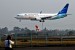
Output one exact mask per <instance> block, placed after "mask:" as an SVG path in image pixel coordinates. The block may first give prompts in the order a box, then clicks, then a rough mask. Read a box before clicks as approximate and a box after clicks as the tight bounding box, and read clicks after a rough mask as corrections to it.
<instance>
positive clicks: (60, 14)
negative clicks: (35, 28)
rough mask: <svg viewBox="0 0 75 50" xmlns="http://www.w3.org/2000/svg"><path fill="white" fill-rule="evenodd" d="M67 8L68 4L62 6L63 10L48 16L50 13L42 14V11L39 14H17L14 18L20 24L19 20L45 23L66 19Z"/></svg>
mask: <svg viewBox="0 0 75 50" xmlns="http://www.w3.org/2000/svg"><path fill="white" fill-rule="evenodd" d="M68 7H69V3H67V4H66V5H65V6H64V8H63V9H62V10H61V11H59V12H58V13H54V14H50V13H42V11H41V12H40V13H21V14H17V16H16V17H15V18H16V19H19V21H20V22H21V20H32V21H40V22H45V20H55V19H60V18H64V17H66V16H67V15H70V14H67V11H68Z"/></svg>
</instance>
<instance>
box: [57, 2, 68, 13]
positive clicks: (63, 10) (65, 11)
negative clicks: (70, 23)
mask: <svg viewBox="0 0 75 50" xmlns="http://www.w3.org/2000/svg"><path fill="white" fill-rule="evenodd" d="M68 7H69V3H67V4H66V5H65V6H64V8H63V9H62V10H61V11H59V13H58V14H66V13H67V10H68Z"/></svg>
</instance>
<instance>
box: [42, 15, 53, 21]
mask: <svg viewBox="0 0 75 50" xmlns="http://www.w3.org/2000/svg"><path fill="white" fill-rule="evenodd" d="M52 17H53V16H47V17H42V18H41V19H43V20H44V19H49V18H52Z"/></svg>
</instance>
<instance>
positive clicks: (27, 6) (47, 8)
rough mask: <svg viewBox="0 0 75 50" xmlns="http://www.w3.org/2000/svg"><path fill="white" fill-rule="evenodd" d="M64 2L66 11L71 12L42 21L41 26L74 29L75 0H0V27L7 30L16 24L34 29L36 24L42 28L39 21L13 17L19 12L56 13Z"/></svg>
mask: <svg viewBox="0 0 75 50" xmlns="http://www.w3.org/2000/svg"><path fill="white" fill-rule="evenodd" d="M66 3H69V4H70V6H69V9H68V13H69V14H72V15H69V16H67V17H65V18H62V19H58V20H48V21H45V22H44V26H43V28H45V27H46V28H47V29H49V30H50V29H75V14H74V13H75V0H0V28H3V27H8V28H9V30H11V29H13V27H15V26H18V27H20V28H25V27H28V28H29V29H31V30H33V29H35V27H34V26H35V25H36V24H37V25H38V26H39V27H40V29H42V27H41V26H42V23H40V22H39V21H30V20H23V21H21V22H19V21H18V20H17V19H15V18H14V17H15V16H16V15H17V14H19V13H32V12H33V13H39V12H40V11H41V10H42V11H43V13H57V12H59V10H61V9H62V8H63V7H64V6H65V4H66Z"/></svg>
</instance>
